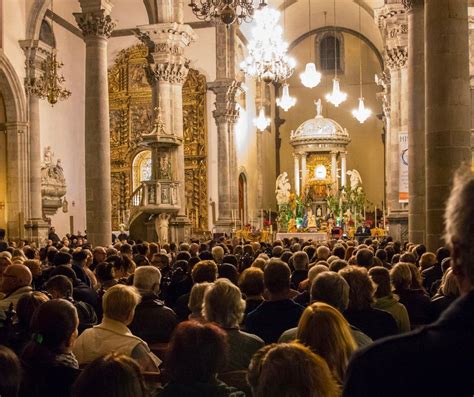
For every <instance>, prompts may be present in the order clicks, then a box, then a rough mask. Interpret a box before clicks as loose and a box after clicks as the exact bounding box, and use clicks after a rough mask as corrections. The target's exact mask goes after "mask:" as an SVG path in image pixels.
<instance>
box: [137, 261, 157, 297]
mask: <svg viewBox="0 0 474 397" xmlns="http://www.w3.org/2000/svg"><path fill="white" fill-rule="evenodd" d="M160 282H161V272H160V271H159V270H158V269H157V268H156V267H155V266H140V267H137V269H136V270H135V275H134V276H133V286H134V287H136V288H137V289H139V290H143V291H158V289H159V286H160Z"/></svg>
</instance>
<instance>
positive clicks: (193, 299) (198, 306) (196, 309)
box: [188, 282, 213, 323]
mask: <svg viewBox="0 0 474 397" xmlns="http://www.w3.org/2000/svg"><path fill="white" fill-rule="evenodd" d="M212 284H213V283H207V282H203V283H197V284H194V285H193V288H191V293H190V294H189V302H188V309H189V311H190V313H189V316H188V320H193V321H197V322H198V323H205V322H206V319H205V318H204V316H203V314H202V307H203V305H204V295H205V294H206V291H207V290H208V289H209V288H210V287H211V285H212Z"/></svg>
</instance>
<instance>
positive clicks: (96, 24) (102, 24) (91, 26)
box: [73, 10, 116, 39]
mask: <svg viewBox="0 0 474 397" xmlns="http://www.w3.org/2000/svg"><path fill="white" fill-rule="evenodd" d="M73 15H74V18H76V22H77V25H78V26H79V28H80V29H81V30H82V34H83V35H84V38H87V37H100V38H104V39H108V38H109V37H110V35H111V34H112V31H113V30H114V28H115V25H116V22H115V21H114V20H113V19H112V17H111V16H110V15H109V14H107V13H106V11H105V10H100V11H94V12H77V13H74V14H73Z"/></svg>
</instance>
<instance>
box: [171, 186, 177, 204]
mask: <svg viewBox="0 0 474 397" xmlns="http://www.w3.org/2000/svg"><path fill="white" fill-rule="evenodd" d="M171 204H172V205H177V204H178V187H177V186H176V185H171Z"/></svg>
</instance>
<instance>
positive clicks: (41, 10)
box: [26, 0, 51, 40]
mask: <svg viewBox="0 0 474 397" xmlns="http://www.w3.org/2000/svg"><path fill="white" fill-rule="evenodd" d="M50 4H51V0H36V1H35V2H34V3H33V5H32V6H31V11H30V16H29V18H28V25H27V26H26V38H27V39H30V40H38V39H39V37H40V31H41V24H42V23H43V19H44V16H45V15H46V11H47V10H48V8H49V6H50Z"/></svg>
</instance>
